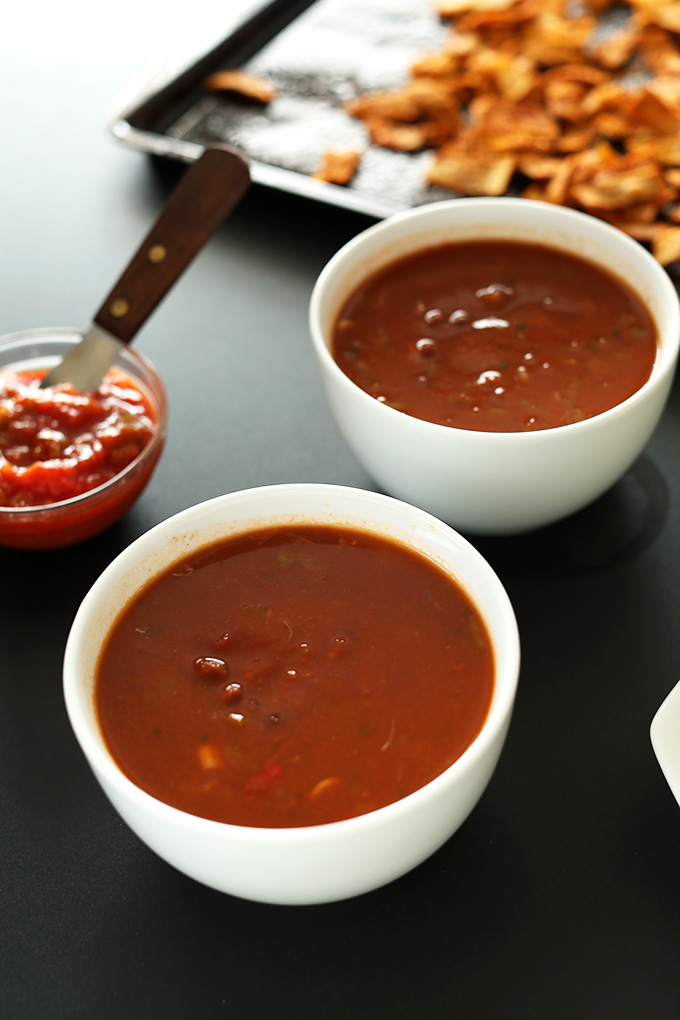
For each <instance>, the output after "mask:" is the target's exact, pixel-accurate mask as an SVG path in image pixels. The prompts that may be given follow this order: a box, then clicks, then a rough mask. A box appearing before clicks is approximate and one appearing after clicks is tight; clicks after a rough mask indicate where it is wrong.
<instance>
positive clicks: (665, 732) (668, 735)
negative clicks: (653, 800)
mask: <svg viewBox="0 0 680 1020" xmlns="http://www.w3.org/2000/svg"><path fill="white" fill-rule="evenodd" d="M649 735H650V739H651V741H652V747H653V748H654V753H655V755H656V757H657V760H658V762H659V765H660V766H661V771H662V772H663V774H664V776H665V777H666V782H667V783H668V785H669V786H670V788H671V790H672V792H673V796H674V797H675V799H676V800H677V802H678V804H680V683H678V684H676V685H675V687H674V688H673V690H672V691H671V692H670V694H669V695H668V697H667V698H666V699H665V700H664V701H663V702H662V704H661V706H660V707H659V708H658V710H657V712H656V715H655V716H654V718H653V719H652V724H651V726H650V729H649Z"/></svg>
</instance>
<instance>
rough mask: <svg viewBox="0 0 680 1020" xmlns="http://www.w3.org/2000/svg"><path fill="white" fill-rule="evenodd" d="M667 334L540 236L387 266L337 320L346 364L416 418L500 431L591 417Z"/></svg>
mask: <svg viewBox="0 0 680 1020" xmlns="http://www.w3.org/2000/svg"><path fill="white" fill-rule="evenodd" d="M656 351H657V331H656V327H655V324H654V322H653V320H652V317H651V315H650V313H649V311H648V309H647V308H646V306H645V305H644V303H643V302H642V301H641V300H640V298H639V297H638V296H637V295H636V294H634V293H633V291H632V290H630V288H628V287H627V286H626V285H625V284H624V283H623V282H622V281H621V280H619V279H617V278H615V277H614V276H612V275H610V274H609V273H608V272H606V271H604V270H603V269H601V268H599V267H597V266H595V265H593V264H592V263H590V262H587V261H585V260H584V259H581V258H578V257H575V256H572V255H568V254H565V253H563V252H559V251H556V250H554V249H551V248H547V247H543V246H540V245H534V244H524V243H515V242H509V241H508V242H506V241H479V242H471V241H466V242H461V243H458V244H444V245H441V246H437V247H433V248H428V249H425V250H422V251H418V252H416V253H414V254H412V255H409V256H407V257H405V258H402V259H399V260H398V261H396V262H393V263H391V264H389V265H387V266H386V267H384V268H382V269H381V270H380V271H379V272H377V273H376V274H375V275H374V276H371V277H369V278H368V279H366V280H365V281H364V282H363V283H362V284H361V285H360V286H359V287H358V288H357V289H356V290H355V292H354V293H353V294H352V295H351V296H350V298H349V299H348V300H347V302H346V303H345V305H344V307H343V308H342V309H341V311H340V314H339V316H338V317H337V320H336V322H335V325H334V329H333V335H332V353H333V356H334V358H335V360H336V361H337V363H338V365H339V366H340V368H341V369H342V370H343V371H344V372H345V374H346V375H348V376H349V378H350V379H352V381H353V382H355V383H356V384H357V385H358V386H360V387H361V388H362V389H364V390H365V391H366V392H367V393H369V394H370V395H371V396H373V397H375V398H376V399H377V400H379V401H381V402H383V403H386V404H389V405H390V406H391V407H394V408H396V409H397V410H400V411H404V412H405V413H407V414H411V415H413V416H414V417H416V418H423V419H425V420H426V421H432V422H435V423H437V424H440V425H449V426H454V427H456V428H462V429H473V430H479V431H486V432H522V431H535V430H537V429H549V428H555V427H557V426H559V425H568V424H571V423H573V422H577V421H581V420H582V419H584V418H591V417H593V415H596V414H600V413H601V412H602V411H606V410H608V409H609V408H611V407H614V406H615V405H616V404H619V403H621V401H623V400H626V398H627V397H630V396H631V395H632V394H633V393H635V392H636V390H638V389H639V388H640V387H641V386H642V385H643V384H644V383H645V382H646V380H647V379H648V378H649V376H650V373H651V371H652V367H653V364H654V359H655V357H656Z"/></svg>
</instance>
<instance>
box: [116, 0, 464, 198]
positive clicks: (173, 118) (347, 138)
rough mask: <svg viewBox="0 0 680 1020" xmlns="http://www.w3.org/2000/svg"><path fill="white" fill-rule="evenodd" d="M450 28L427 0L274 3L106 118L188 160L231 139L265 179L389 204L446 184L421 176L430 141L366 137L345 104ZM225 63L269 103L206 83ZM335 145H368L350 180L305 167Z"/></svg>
mask: <svg viewBox="0 0 680 1020" xmlns="http://www.w3.org/2000/svg"><path fill="white" fill-rule="evenodd" d="M447 31H448V29H447V26H446V25H444V24H443V23H442V22H441V21H440V20H439V19H438V18H437V17H436V15H435V13H434V9H433V4H432V0H315V2H313V3H312V4H311V5H310V4H309V0H307V3H305V2H304V0H302V3H297V4H294V3H290V2H289V3H282V2H275V3H268V4H266V5H263V6H262V7H260V8H258V9H257V10H256V11H255V12H253V14H252V15H251V17H250V18H248V19H246V20H245V21H244V22H242V23H241V24H239V25H238V26H235V27H234V29H233V31H232V32H230V33H229V35H228V36H227V37H226V38H225V39H224V40H222V41H221V42H220V43H218V44H217V45H216V46H215V47H214V48H213V49H212V50H211V51H210V52H209V53H207V54H206V53H203V54H201V55H199V56H197V57H196V59H195V60H193V62H192V60H191V58H184V59H183V58H181V57H180V58H179V59H178V61H177V65H176V66H175V68H174V69H173V68H172V67H171V68H170V69H166V71H165V74H163V72H162V71H161V72H159V73H157V74H156V76H155V79H154V80H152V81H151V82H146V83H145V84H144V85H142V86H140V87H139V91H138V92H136V93H134V94H133V95H132V97H131V99H130V100H129V101H128V102H127V103H126V104H125V107H124V108H123V109H122V110H121V111H120V112H119V113H118V114H117V115H115V116H114V119H113V121H112V124H111V127H112V130H113V133H114V134H115V135H116V136H117V137H118V138H120V139H121V140H122V141H124V142H126V143H127V144H129V145H133V146H135V147H137V148H139V149H142V150H144V151H147V152H153V153H157V154H162V155H167V156H173V157H175V158H179V159H185V160H191V159H193V158H195V157H196V156H197V155H198V153H199V151H200V148H201V147H202V146H204V145H206V144H209V143H211V142H216V141H217V142H226V143H228V144H231V145H234V146H236V147H237V148H239V149H240V150H241V151H242V152H243V153H244V154H245V155H246V156H247V157H248V158H249V159H250V161H251V175H252V178H253V180H255V181H256V182H258V183H261V184H265V185H268V186H271V187H277V188H281V189H283V190H287V191H291V192H294V193H297V194H304V195H307V196H309V197H310V198H313V199H316V200H320V201H324V202H329V203H332V204H334V205H338V206H343V207H346V208H351V209H354V210H357V211H360V212H365V213H367V214H369V215H372V216H375V217H379V218H380V217H383V216H388V215H390V214H392V213H394V212H398V211H400V210H402V209H406V208H409V207H412V206H417V205H421V204H423V203H426V202H431V201H434V200H436V199H440V198H450V197H451V193H450V192H445V191H443V190H442V189H438V188H432V187H428V186H427V185H426V184H425V169H426V167H427V165H428V163H429V161H430V160H431V159H432V154H431V153H430V152H420V153H415V154H410V153H400V152H392V151H389V150H387V149H382V148H379V147H377V146H374V145H371V144H370V141H369V138H368V134H367V132H366V129H365V128H364V126H363V124H362V123H361V122H360V121H358V120H356V119H354V118H351V117H349V116H348V115H347V114H346V113H345V112H344V110H343V109H342V107H343V104H344V103H345V102H346V101H347V100H349V99H351V98H353V97H354V96H355V95H358V94H360V93H363V92H367V91H371V90H375V89H389V88H396V87H398V86H400V85H401V84H403V83H404V82H405V81H406V79H407V76H408V72H409V67H410V65H411V63H412V62H413V60H414V59H415V57H416V56H417V55H419V54H421V53H422V52H423V51H425V50H429V49H437V48H439V46H440V45H441V43H442V41H443V39H444V38H445V36H446V33H447ZM178 67H179V68H180V69H179V70H178V69H177V68H178ZM225 67H242V68H245V69H246V70H248V71H250V72H252V73H253V74H256V75H258V76H261V77H265V78H267V79H268V80H269V81H271V82H272V83H273V84H274V85H275V86H276V88H277V90H278V95H277V97H276V98H275V99H274V100H273V101H272V102H271V103H270V104H269V105H268V106H267V107H264V108H262V107H257V106H255V105H254V104H248V103H244V102H243V101H239V100H238V99H237V98H234V99H230V98H228V97H226V96H224V95H217V94H207V93H205V92H204V91H203V90H202V89H201V85H200V83H201V81H202V80H203V78H204V77H205V76H206V75H208V74H210V73H211V72H212V71H216V70H220V69H222V68H225ZM329 148H338V149H345V148H346V149H358V150H360V151H361V152H362V153H363V157H362V161H361V165H360V167H359V170H358V172H357V174H356V175H355V177H354V179H353V180H352V181H351V182H350V184H349V185H347V186H345V187H339V186H337V185H333V184H328V183H325V182H321V181H317V180H314V179H312V178H310V176H309V175H310V173H312V172H313V171H314V169H315V168H316V167H317V166H318V164H319V162H320V159H321V157H322V155H323V153H324V152H325V151H326V150H327V149H329Z"/></svg>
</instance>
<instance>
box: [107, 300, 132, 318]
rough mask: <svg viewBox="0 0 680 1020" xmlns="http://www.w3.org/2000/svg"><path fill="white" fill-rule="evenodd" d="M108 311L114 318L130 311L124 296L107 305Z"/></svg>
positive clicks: (128, 303)
mask: <svg viewBox="0 0 680 1020" xmlns="http://www.w3.org/2000/svg"><path fill="white" fill-rule="evenodd" d="M109 311H110V312H111V315H113V317H114V318H115V319H122V317H123V316H124V315H127V313H128V312H129V311H130V302H129V301H126V300H125V298H116V299H115V301H112V302H111V304H110V305H109Z"/></svg>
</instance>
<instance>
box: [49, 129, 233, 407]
mask: <svg viewBox="0 0 680 1020" xmlns="http://www.w3.org/2000/svg"><path fill="white" fill-rule="evenodd" d="M249 184H250V173H249V170H248V164H247V163H246V161H245V159H244V158H243V156H241V155H240V153H238V152H237V151H236V150H234V149H230V148H228V147H226V146H220V145H215V146H211V147H210V148H206V149H205V150H204V152H203V154H202V155H201V156H199V158H198V159H197V160H196V161H195V162H194V163H192V164H191V165H190V166H189V168H188V169H187V170H185V172H184V174H183V175H182V177H181V179H180V182H179V184H178V185H177V187H176V188H175V190H174V191H173V192H172V194H171V195H170V198H169V199H168V201H167V202H166V204H165V205H164V207H163V209H162V211H161V214H160V216H159V217H158V219H157V220H156V222H155V223H154V225H153V227H152V228H151V230H150V231H149V233H148V234H147V236H146V237H145V238H144V240H143V242H142V244H141V245H140V247H139V248H138V250H137V252H136V253H135V254H134V255H133V257H132V259H131V261H130V262H129V263H128V265H127V266H126V268H125V269H124V270H123V273H122V275H121V276H120V278H119V279H118V281H117V282H116V284H115V285H114V287H113V289H112V290H111V293H110V294H109V295H108V297H107V298H106V300H105V301H104V303H103V305H102V306H101V308H100V309H99V311H98V312H97V314H96V315H95V317H94V321H93V323H92V325H91V326H90V329H89V330H88V332H87V333H86V334H85V335H84V337H83V339H82V340H81V341H80V343H78V344H76V346H75V347H73V348H72V349H71V350H70V351H69V352H68V354H66V355H65V357H64V358H63V360H62V361H61V362H60V363H59V364H58V365H56V366H55V367H54V368H53V369H52V370H51V371H50V372H49V373H48V374H47V375H46V376H45V378H44V379H43V380H42V382H41V386H43V387H46V386H55V385H57V384H58V383H66V382H68V383H72V384H73V385H74V386H75V387H76V389H78V390H94V389H97V387H98V386H99V384H100V383H101V381H102V379H103V378H104V376H105V375H106V372H107V371H108V369H109V368H110V367H111V365H112V364H113V363H114V361H115V360H116V357H117V355H118V352H119V351H120V349H121V347H122V345H123V344H129V343H130V342H131V341H132V339H133V338H134V337H135V336H136V334H137V331H138V330H139V329H140V327H141V326H143V325H144V323H145V322H146V320H147V319H148V318H149V316H150V315H151V313H152V312H153V311H154V309H155V308H156V306H157V305H158V303H159V302H160V301H161V300H162V298H163V297H165V295H166V294H167V292H168V291H169V290H170V288H171V287H172V285H173V284H174V283H175V281H176V280H177V278H178V277H179V276H180V275H181V273H182V272H183V271H184V270H185V269H186V267H187V266H188V265H189V263H190V262H191V260H192V259H193V258H194V256H195V255H197V254H198V252H199V251H200V250H201V248H202V247H203V245H204V244H205V242H206V241H207V240H208V238H209V237H210V236H211V235H212V234H213V233H214V231H215V230H216V229H217V227H218V226H219V225H220V223H221V222H222V221H223V220H224V219H225V217H226V216H227V215H228V214H229V213H230V212H231V211H232V209H233V208H234V207H235V205H236V204H237V202H238V201H239V199H240V198H241V197H242V196H243V195H244V194H245V192H246V190H247V188H248V185H249Z"/></svg>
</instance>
